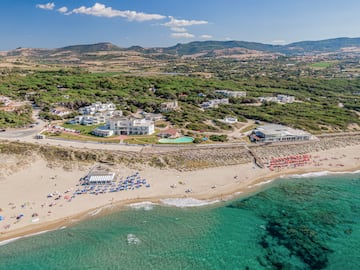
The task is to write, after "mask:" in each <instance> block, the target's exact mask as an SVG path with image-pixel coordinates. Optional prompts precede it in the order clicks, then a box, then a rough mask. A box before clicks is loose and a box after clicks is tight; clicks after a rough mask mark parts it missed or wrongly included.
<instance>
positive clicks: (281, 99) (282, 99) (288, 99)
mask: <svg viewBox="0 0 360 270" xmlns="http://www.w3.org/2000/svg"><path fill="white" fill-rule="evenodd" d="M258 99H259V101H260V102H275V103H293V102H295V97H294V96H288V95H277V96H276V97H259V98H258Z"/></svg>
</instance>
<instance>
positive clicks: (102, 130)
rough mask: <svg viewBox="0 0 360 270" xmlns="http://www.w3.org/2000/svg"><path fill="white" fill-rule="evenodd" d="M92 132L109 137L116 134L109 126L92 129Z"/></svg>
mask: <svg viewBox="0 0 360 270" xmlns="http://www.w3.org/2000/svg"><path fill="white" fill-rule="evenodd" d="M92 134H93V135H95V136H99V137H109V136H112V135H114V131H113V130H111V129H108V127H107V126H102V127H98V128H95V129H94V130H93V131H92Z"/></svg>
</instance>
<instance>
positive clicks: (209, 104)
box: [200, 98, 229, 109]
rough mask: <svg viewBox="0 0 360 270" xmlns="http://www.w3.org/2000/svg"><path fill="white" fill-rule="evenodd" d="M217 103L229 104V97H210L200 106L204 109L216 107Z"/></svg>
mask: <svg viewBox="0 0 360 270" xmlns="http://www.w3.org/2000/svg"><path fill="white" fill-rule="evenodd" d="M219 104H229V99H228V98H221V99H212V100H209V101H205V102H203V103H201V104H200V106H201V107H202V108H204V109H209V108H217V107H218V106H219Z"/></svg>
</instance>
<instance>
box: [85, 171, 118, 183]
mask: <svg viewBox="0 0 360 270" xmlns="http://www.w3.org/2000/svg"><path fill="white" fill-rule="evenodd" d="M114 179H115V173H113V172H107V171H91V172H89V174H88V175H86V176H85V177H84V178H82V184H84V185H108V184H112V183H113V182H114Z"/></svg>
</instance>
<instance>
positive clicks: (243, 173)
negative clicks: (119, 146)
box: [0, 145, 360, 246]
mask: <svg viewBox="0 0 360 270" xmlns="http://www.w3.org/2000/svg"><path fill="white" fill-rule="evenodd" d="M357 153H359V154H358V155H357ZM309 154H311V155H313V156H314V161H313V163H312V164H308V165H305V166H303V167H297V168H287V169H283V170H279V171H270V170H269V169H268V168H264V169H259V168H258V167H256V166H254V164H252V163H246V164H239V165H229V166H222V167H213V168H206V169H198V170H194V171H183V172H180V171H177V170H174V169H166V170H161V169H157V168H153V167H148V166H145V167H143V168H141V169H140V174H141V175H142V176H144V177H145V178H147V179H149V181H150V183H151V188H149V189H139V190H133V191H125V192H124V193H121V192H120V193H116V194H111V193H109V194H100V195H98V196H95V195H90V194H86V195H80V196H79V198H76V199H75V200H74V201H73V202H65V201H61V202H60V201H59V203H58V205H55V206H53V207H52V208H49V207H48V205H45V207H44V206H43V205H44V201H45V203H46V204H48V203H49V202H50V200H49V199H46V194H49V193H50V192H52V191H53V190H54V189H57V190H61V191H64V190H66V189H67V188H68V187H69V186H71V185H72V186H73V187H75V184H77V183H78V179H80V178H81V176H83V175H84V174H85V172H86V171H87V170H88V169H89V167H90V165H89V166H87V168H81V169H72V170H70V171H67V170H65V169H63V168H58V167H57V168H53V167H51V166H50V167H48V164H47V162H46V161H45V160H43V159H41V158H39V157H36V158H34V160H32V163H30V164H26V165H24V166H23V167H22V168H21V170H19V171H15V172H13V173H12V174H9V175H8V176H6V177H5V178H3V179H1V181H0V189H1V190H2V191H3V194H4V196H2V197H1V198H0V208H2V211H1V212H0V215H4V216H7V217H6V218H5V220H3V221H1V222H0V226H1V228H0V246H1V243H2V242H3V241H8V240H9V239H14V238H17V237H19V238H23V237H27V236H29V235H32V234H34V233H39V232H41V231H49V230H50V231H51V230H57V229H59V228H62V227H64V226H66V227H68V226H72V225H73V224H76V223H78V222H80V221H84V220H87V219H89V218H92V217H98V216H101V215H106V214H108V213H112V212H118V211H123V210H124V209H126V208H128V207H131V204H136V203H144V202H151V203H155V204H159V205H166V204H165V203H164V202H162V200H166V199H182V200H183V199H188V200H189V199H194V200H203V201H201V202H200V203H206V202H213V201H218V202H224V201H229V200H232V199H234V198H241V197H245V196H249V195H251V194H254V193H256V192H259V191H261V189H263V188H265V187H266V186H267V185H268V184H270V183H272V182H274V181H276V179H281V178H292V177H295V178H297V177H312V175H311V174H315V176H317V175H316V174H318V175H319V173H320V175H319V176H322V175H327V174H349V173H350V174H352V173H360V145H355V146H354V145H353V146H346V147H338V148H333V149H328V150H324V151H319V152H312V153H309ZM340 154H341V156H340ZM315 156H316V157H317V161H316V162H315ZM1 157H2V156H1V154H0V159H1ZM3 159H4V160H5V161H7V162H8V163H9V164H10V165H12V163H11V160H10V159H9V158H8V156H5V157H4V156H3ZM9 160H10V161H9ZM335 160H336V161H335ZM319 161H321V162H322V163H321V164H320V163H319ZM324 161H325V162H324ZM334 162H335V163H337V164H339V163H341V165H342V166H341V167H340V166H337V165H336V166H334V164H333V163H334ZM18 163H19V161H18V160H17V159H16V158H14V164H15V165H18ZM318 163H319V164H320V165H317V164H318ZM325 163H327V164H325ZM10 165H9V166H10ZM116 169H117V170H118V171H119V173H120V174H121V175H129V174H131V172H133V171H134V169H131V168H129V167H126V166H124V165H119V166H118V167H116ZM24 179H25V180H24ZM183 182H184V183H183ZM180 183H181V184H180ZM174 186H176V187H174ZM187 189H192V191H191V192H190V193H186V190H187ZM29 191H31V192H29ZM18 197H20V198H18ZM21 197H23V198H21ZM14 198H17V201H16V202H14V203H13V204H11V205H9V204H8V202H9V201H10V202H12V201H15V199H14ZM24 201H26V202H27V203H26V205H25V203H24ZM195 204H196V203H195ZM20 205H21V206H23V205H25V207H24V208H20V207H19V206H20ZM40 205H41V207H40ZM4 206H6V207H4ZM15 206H17V207H15ZM14 207H15V208H14ZM169 207H174V206H169ZM12 208H14V209H12ZM19 209H20V210H19ZM49 209H50V210H49ZM35 211H36V212H38V213H39V218H40V221H38V222H36V223H31V221H28V222H27V221H26V219H27V218H23V219H21V220H20V221H19V222H18V221H17V220H15V219H14V214H15V213H16V214H18V213H19V212H23V213H24V215H25V217H30V216H31V213H33V212H35ZM49 212H51V213H50V214H49ZM9 217H10V218H9ZM13 221H15V222H13ZM8 222H11V223H12V222H13V224H11V228H10V229H6V230H5V229H3V227H2V226H3V225H4V224H6V223H8ZM29 222H30V223H29Z"/></svg>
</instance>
